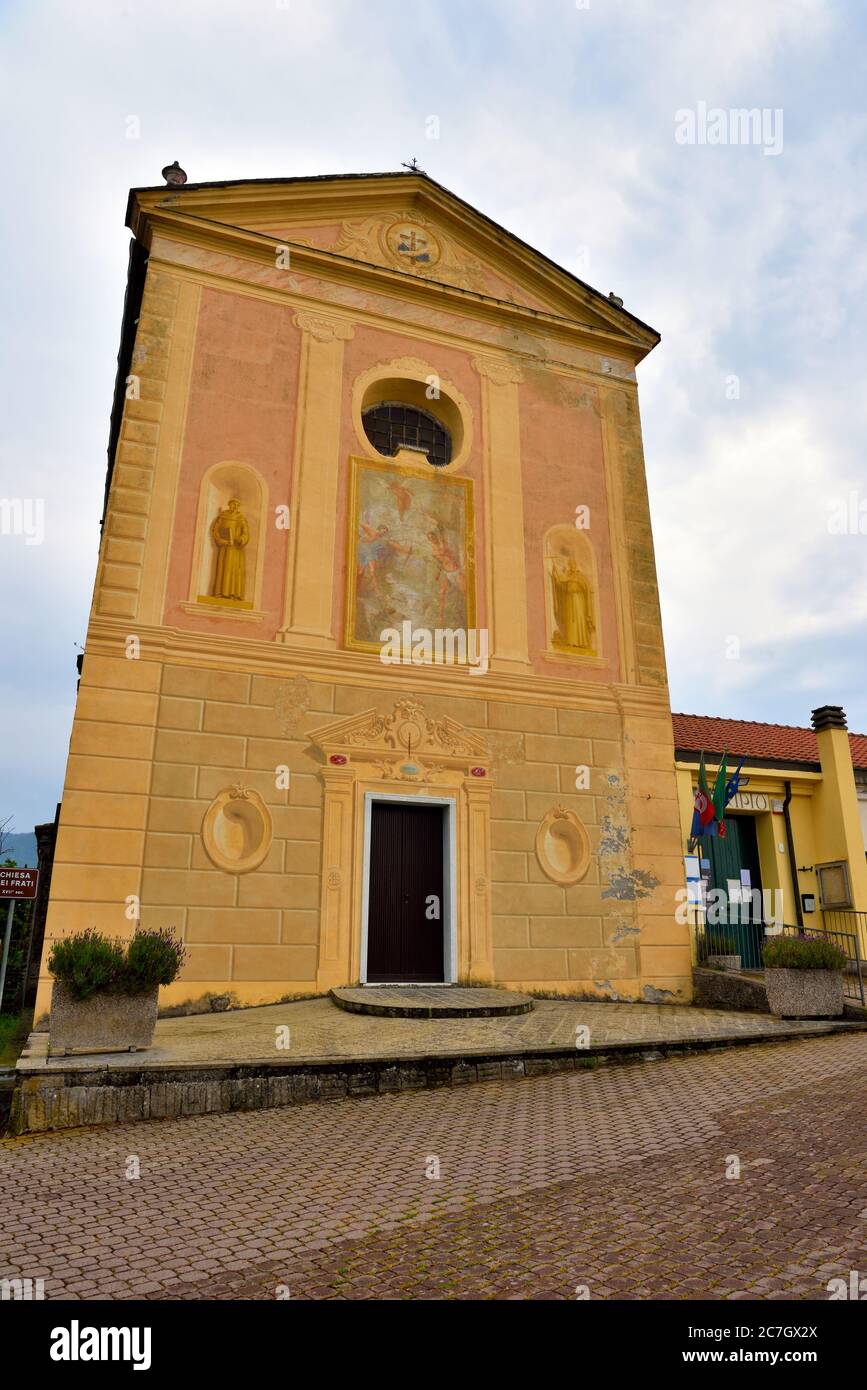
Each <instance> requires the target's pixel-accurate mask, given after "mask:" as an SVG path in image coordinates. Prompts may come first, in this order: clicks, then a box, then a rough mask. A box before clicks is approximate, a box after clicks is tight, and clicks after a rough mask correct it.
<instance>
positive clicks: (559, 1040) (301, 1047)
mask: <svg viewBox="0 0 867 1390" xmlns="http://www.w3.org/2000/svg"><path fill="white" fill-rule="evenodd" d="M287 1026H288V1028H289V1030H290V1033H289V1047H288V1048H286V1047H285V1033H284V1032H283V1031H282V1030H284V1029H285V1028H286V1027H287ZM578 1027H586V1028H589V1030H590V1043H591V1045H592V1046H593V1047H597V1046H599V1047H601V1046H604V1045H605V1044H607V1043H615V1042H647V1043H654V1042H675V1041H682V1040H688V1039H691V1038H718V1037H732V1036H735V1037H737V1036H741V1037H743V1036H755V1035H756V1034H765V1035H768V1034H774V1035H780V1036H785V1034H787V1033H792V1032H807V1031H820V1030H822V1029H826V1028H827V1024H823V1023H821V1022H815V1023H810V1022H805V1021H803V1020H801V1021H799V1022H788V1021H784V1020H783V1019H779V1018H772V1017H771V1016H770V1015H769V1014H758V1013H755V1014H753V1013H730V1012H728V1011H727V1010H725V1009H699V1008H695V1007H694V1006H693V1005H691V1004H686V1005H683V1006H677V1005H671V1004H613V1003H608V1002H607V1001H606V1002H604V1003H599V1004H593V1003H575V1002H570V1001H562V1000H552V999H539V1000H537V1001H536V1005H535V1008H534V1009H533V1010H532V1012H530V1013H528V1014H519V1015H517V1016H514V1017H505V1018H446V1019H431V1018H370V1017H366V1016H363V1015H360V1014H353V1013H347V1012H345V1011H344V1010H343V1009H338V1008H337V1007H336V1005H334V1004H332V1003H331V1000H330V999H305V1000H299V1001H296V1002H294V1003H291V1004H267V1005H263V1006H262V1007H260V1008H255V1009H233V1010H231V1011H230V1012H228V1013H221V1014H199V1015H193V1016H191V1017H187V1018H166V1019H161V1020H160V1021H159V1023H158V1024H157V1030H156V1036H155V1038H154V1046H153V1047H152V1048H149V1049H148V1051H147V1052H140V1053H136V1054H135V1057H134V1058H131V1056H130V1054H129V1053H128V1052H116V1053H101V1054H100V1055H98V1056H97V1055H94V1056H92V1057H81V1056H77V1057H76V1056H73V1057H65V1058H63V1059H62V1065H63V1069H64V1071H69V1070H71V1069H73V1068H74V1069H76V1070H78V1069H81V1070H88V1069H100V1070H101V1069H104V1068H106V1067H120V1068H127V1067H129V1066H134V1067H135V1069H136V1070H144V1069H146V1068H148V1067H152V1066H154V1067H156V1066H165V1065H166V1064H167V1063H178V1062H189V1063H192V1064H196V1063H203V1062H227V1061H228V1062H246V1061H260V1060H264V1059H269V1060H272V1061H274V1060H277V1061H281V1062H291V1061H293V1060H295V1059H297V1060H299V1061H300V1060H307V1059H310V1058H346V1057H349V1058H365V1057H383V1056H385V1057H411V1056H425V1055H429V1054H430V1053H438V1054H440V1055H443V1056H448V1055H449V1054H455V1055H456V1056H469V1055H470V1054H471V1053H473V1052H480V1053H491V1052H498V1051H501V1052H507V1053H508V1052H516V1051H521V1050H522V1049H524V1048H532V1047H539V1048H545V1047H548V1048H550V1047H571V1046H574V1043H575V1030H576V1028H578ZM31 1038H32V1039H33V1041H34V1044H35V1046H34V1048H33V1050H32V1053H31V1056H30V1059H29V1060H27V1059H24V1060H22V1061H21V1062H20V1063H19V1065H20V1066H21V1067H22V1069H26V1068H30V1069H37V1068H39V1067H41V1066H44V1064H45V1049H46V1047H47V1035H46V1034H31ZM278 1039H279V1040H280V1048H279V1050H278Z"/></svg>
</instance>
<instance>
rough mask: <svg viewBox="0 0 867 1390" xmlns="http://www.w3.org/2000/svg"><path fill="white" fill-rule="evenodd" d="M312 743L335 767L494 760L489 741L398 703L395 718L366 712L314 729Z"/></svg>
mask: <svg viewBox="0 0 867 1390" xmlns="http://www.w3.org/2000/svg"><path fill="white" fill-rule="evenodd" d="M308 738H309V739H310V742H311V743H312V744H313V746H314V748H318V749H319V750H320V751H321V752H322V753H323V754H324V755H325V758H326V760H327V761H329V762H332V763H333V762H334V761H336V760H340V761H345V762H349V761H357V760H366V761H374V762H378V761H380V760H382V759H388V758H405V759H408V760H410V761H416V760H417V761H419V762H424V763H430V762H431V761H435V762H436V763H438V764H440V765H441V766H443V767H458V766H465V765H468V764H470V763H472V764H478V765H479V766H480V767H481V766H484V767H487V764H488V762H489V759H490V754H489V751H488V748H487V745H486V743H485V741H484V739H483V738H481V737H480V736H479V735H478V734H476V733H473V731H472V730H470V729H467V728H465V726H464V725H463V724H460V723H459V722H458V721H457V720H456V719H451V718H449V717H448V715H446V716H444V717H443V718H440V719H438V718H436V717H434V716H431V715H429V714H428V712H427V710H426V709H425V707H424V705H423V704H422V703H421V702H420V701H418V700H398V701H397V703H396V704H395V705H394V708H393V709H392V710H391V712H390V713H389V714H380V713H379V712H378V711H377V710H375V709H368V710H364V711H363V713H361V714H354V715H351V716H350V717H349V718H348V719H340V720H337V722H336V723H333V724H326V725H324V726H321V727H320V728H318V729H314V730H313V731H312V732H311V733H309V734H308Z"/></svg>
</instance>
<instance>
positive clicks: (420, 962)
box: [367, 801, 446, 984]
mask: <svg viewBox="0 0 867 1390" xmlns="http://www.w3.org/2000/svg"><path fill="white" fill-rule="evenodd" d="M445 812H446V808H445V807H444V806H426V805H424V804H422V803H411V804H408V803H406V802H401V801H374V802H373V803H372V805H371V819H370V856H369V880H368V898H367V904H368V905H367V981H368V984H384V983H387V982H388V983H392V982H393V983H395V984H439V983H442V982H443V981H444V980H445V941H444V927H445V914H446V905H445V903H444V901H443V889H444V878H445V875H444V872H443V867H444V864H443V861H444V842H445Z"/></svg>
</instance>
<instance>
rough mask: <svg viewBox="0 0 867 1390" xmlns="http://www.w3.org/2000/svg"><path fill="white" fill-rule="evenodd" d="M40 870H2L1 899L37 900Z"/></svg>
mask: <svg viewBox="0 0 867 1390" xmlns="http://www.w3.org/2000/svg"><path fill="white" fill-rule="evenodd" d="M38 881H39V870H38V869H4V868H0V898H35V897H36V884H37V883H38Z"/></svg>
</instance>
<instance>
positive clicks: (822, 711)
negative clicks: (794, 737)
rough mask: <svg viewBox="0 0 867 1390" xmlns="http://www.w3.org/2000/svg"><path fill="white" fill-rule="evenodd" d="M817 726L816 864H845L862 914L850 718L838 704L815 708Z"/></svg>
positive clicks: (865, 877) (865, 878) (863, 876)
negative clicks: (837, 862) (818, 769)
mask: <svg viewBox="0 0 867 1390" xmlns="http://www.w3.org/2000/svg"><path fill="white" fill-rule="evenodd" d="M812 723H813V728H814V729H815V731H816V743H817V744H818V746H819V762H820V764H821V767H822V781H821V782H820V783H819V786H818V787H817V788H816V793H815V801H814V805H815V817H814V827H815V856H816V864H817V865H819V864H827V863H834V862H835V861H837V860H845V862H846V864H847V867H848V875H849V885H850V891H851V899H852V900H851V904H850V906H851V907H852V908H854V909H855V910H856V911H861V912H863V911H865V910H867V860H865V858H864V838H863V834H862V831H861V817H860V814H859V810H858V794H857V792H856V790H855V773H854V771H853V769H852V749H851V747H850V746H849V734H848V731H847V725H846V715H845V712H844V711H843V709H841V707H840V706H839V705H821V706H820V707H819V708H818V709H814V710H813V712H812ZM842 930H848V929H847V928H842Z"/></svg>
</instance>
